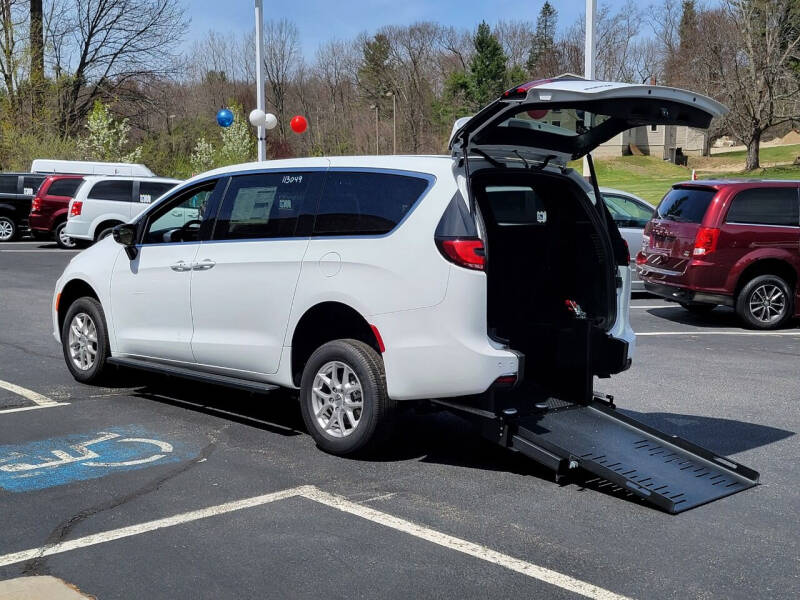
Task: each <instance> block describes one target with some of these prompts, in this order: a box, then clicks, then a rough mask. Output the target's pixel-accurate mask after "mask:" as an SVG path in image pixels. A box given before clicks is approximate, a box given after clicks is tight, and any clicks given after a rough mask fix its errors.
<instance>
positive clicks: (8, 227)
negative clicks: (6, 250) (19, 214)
mask: <svg viewBox="0 0 800 600" xmlns="http://www.w3.org/2000/svg"><path fill="white" fill-rule="evenodd" d="M17 233H18V229H17V224H16V223H14V219H12V218H11V217H7V216H6V215H0V242H11V241H13V240H14V238H15V237H17Z"/></svg>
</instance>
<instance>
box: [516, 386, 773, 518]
mask: <svg viewBox="0 0 800 600" xmlns="http://www.w3.org/2000/svg"><path fill="white" fill-rule="evenodd" d="M510 441H511V445H512V446H513V447H514V448H516V449H517V450H519V451H520V452H522V453H524V454H525V455H527V456H529V457H530V458H533V459H534V460H539V462H543V463H545V464H547V465H548V466H550V467H552V468H555V469H556V470H557V472H559V473H560V474H562V475H563V474H564V473H565V471H566V469H569V468H570V467H573V468H574V467H575V466H576V464H577V466H580V467H581V468H583V469H584V470H586V471H588V472H590V473H593V474H595V475H597V476H598V477H600V478H602V479H604V480H606V481H608V482H610V483H612V484H614V485H617V486H619V487H620V488H622V489H625V490H629V491H630V492H632V493H634V494H635V495H637V496H639V497H641V498H643V499H644V500H645V501H647V502H649V503H652V504H654V505H656V506H658V507H659V508H661V509H663V510H665V511H667V512H669V513H672V514H676V513H679V512H683V511H685V510H689V509H690V508H694V507H696V506H700V505H701V504H706V503H707V502H713V501H714V500H718V499H720V498H724V497H725V496H730V495H731V494H735V493H736V492H740V491H742V490H746V489H748V488H751V487H753V486H754V485H756V484H757V483H758V477H759V475H758V473H757V472H755V471H753V470H751V469H748V468H747V467H744V466H742V465H740V464H738V463H735V462H733V461H731V460H728V459H727V458H724V457H721V456H717V455H716V454H714V453H713V452H711V451H710V450H707V449H705V448H701V447H700V446H696V445H694V444H691V443H690V442H687V441H686V440H683V439H681V438H679V437H675V436H671V435H668V434H665V433H663V432H660V431H658V430H656V429H653V428H652V427H648V426H647V425H645V424H643V423H640V422H638V421H636V420H634V419H631V418H630V417H627V416H625V415H623V414H620V413H618V412H617V411H616V410H614V409H612V408H608V407H606V406H604V405H603V404H601V403H599V402H597V401H594V402H593V403H591V404H590V405H578V404H569V403H565V402H560V401H556V403H555V404H552V403H551V407H549V408H547V409H545V410H542V411H541V412H537V413H532V414H529V415H527V416H524V417H521V418H520V419H519V421H518V426H517V431H516V434H515V435H513V437H512V439H511V440H510ZM570 463H572V464H571V465H570Z"/></svg>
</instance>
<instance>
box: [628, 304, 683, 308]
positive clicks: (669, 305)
mask: <svg viewBox="0 0 800 600" xmlns="http://www.w3.org/2000/svg"><path fill="white" fill-rule="evenodd" d="M631 308H679V305H678V304H645V305H642V304H631Z"/></svg>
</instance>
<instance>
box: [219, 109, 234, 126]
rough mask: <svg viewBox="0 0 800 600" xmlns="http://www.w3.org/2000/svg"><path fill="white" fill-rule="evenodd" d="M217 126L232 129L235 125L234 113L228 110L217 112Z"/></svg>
mask: <svg viewBox="0 0 800 600" xmlns="http://www.w3.org/2000/svg"><path fill="white" fill-rule="evenodd" d="M217 124H218V125H219V126H220V127H230V126H231V125H233V112H231V111H230V110H229V109H227V108H220V109H219V111H218V112H217Z"/></svg>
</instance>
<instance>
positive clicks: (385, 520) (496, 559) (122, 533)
mask: <svg viewBox="0 0 800 600" xmlns="http://www.w3.org/2000/svg"><path fill="white" fill-rule="evenodd" d="M294 497H302V498H306V499H307V500H311V501H314V502H317V503H319V504H323V505H325V506H328V507H330V508H334V509H336V510H339V511H342V512H346V513H349V514H352V515H355V516H357V517H361V518H362V519H366V520H368V521H372V522H373V523H378V524H379V525H383V526H384V527H388V528H390V529H394V530H396V531H400V532H402V533H406V534H408V535H411V536H414V537H416V538H419V539H422V540H425V541H428V542H431V543H433V544H436V545H438V546H442V547H444V548H447V549H449V550H455V551H457V552H461V553H462V554H467V555H469V556H472V557H474V558H478V559H480V560H482V561H485V562H488V563H492V564H495V565H498V566H501V567H504V568H506V569H509V570H511V571H515V572H517V573H520V574H522V575H525V576H527V577H530V578H532V579H537V580H539V581H542V582H544V583H548V584H550V585H553V586H556V587H559V588H562V589H564V590H567V591H570V592H573V593H576V594H579V595H581V596H585V597H587V598H594V599H596V600H628V599H627V597H626V596H621V595H619V594H615V593H614V592H611V591H609V590H606V589H604V588H601V587H598V586H596V585H593V584H591V583H587V582H585V581H582V580H580V579H576V578H574V577H570V576H569V575H565V574H563V573H559V572H558V571H553V570H552V569H548V568H546V567H540V566H538V565H535V564H533V563H529V562H527V561H524V560H520V559H518V558H514V557H513V556H509V555H507V554H503V553H501V552H497V551H495V550H492V549H491V548H488V547H486V546H482V545H480V544H475V543H473V542H469V541H467V540H464V539H461V538H457V537H454V536H451V535H448V534H446V533H441V532H439V531H436V530H434V529H430V528H428V527H425V526H422V525H418V524H416V523H413V522H411V521H406V520H405V519H401V518H399V517H395V516H393V515H390V514H388V513H385V512H381V511H378V510H375V509H373V508H370V507H368V506H363V505H361V504H357V503H355V502H352V501H350V500H347V499H346V498H342V497H341V496H337V495H335V494H330V493H328V492H323V491H322V490H320V489H317V488H316V487H314V486H312V485H304V486H298V487H294V488H289V489H286V490H282V491H279V492H272V493H269V494H263V495H261V496H254V497H252V498H245V499H243V500H235V501H232V502H226V503H224V504H218V505H216V506H210V507H208V508H202V509H199V510H193V511H189V512H185V513H180V514H177V515H174V516H172V517H166V518H163V519H156V520H154V521H147V522H144V523H139V524H137V525H130V526H128V527H121V528H119V529H112V530H109V531H103V532H100V533H95V534H91V535H87V536H84V537H80V538H76V539H74V540H67V541H64V542H59V543H57V544H52V545H49V546H41V547H39V548H31V549H29V550H22V551H20V552H12V553H11V554H5V555H2V556H0V567H4V566H7V565H12V564H16V563H20V562H25V561H28V560H32V559H35V558H40V557H44V556H51V555H53V554H60V553H63V552H69V551H71V550H77V549H79V548H86V547H88V546H94V545H97V544H102V543H105V542H110V541H113V540H119V539H122V538H126V537H131V536H135V535H139V534H142V533H147V532H150V531H155V530H158V529H163V528H165V527H173V526H175V525H181V524H183V523H190V522H192V521H197V520H199V519H206V518H208V517H214V516H217V515H222V514H226V513H230V512H234V511H237V510H242V509H245V508H253V507H256V506H262V505H265V504H269V503H271V502H276V501H278V500H285V499H288V498H294Z"/></svg>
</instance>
